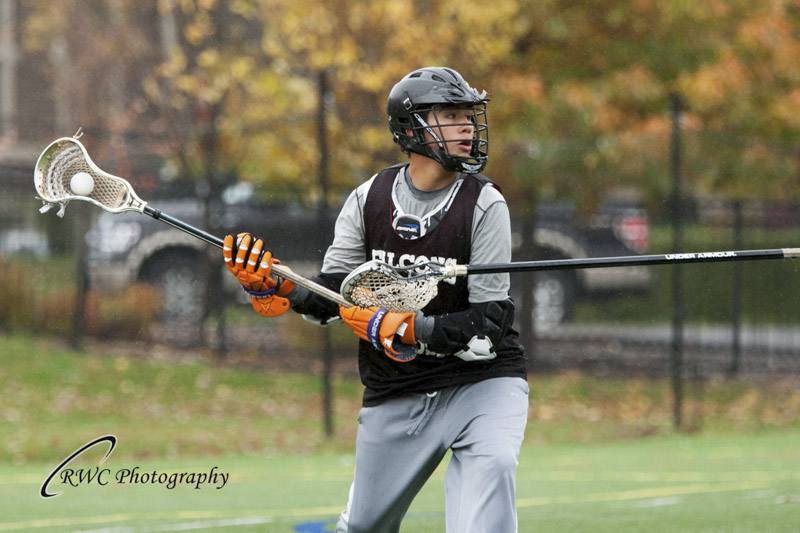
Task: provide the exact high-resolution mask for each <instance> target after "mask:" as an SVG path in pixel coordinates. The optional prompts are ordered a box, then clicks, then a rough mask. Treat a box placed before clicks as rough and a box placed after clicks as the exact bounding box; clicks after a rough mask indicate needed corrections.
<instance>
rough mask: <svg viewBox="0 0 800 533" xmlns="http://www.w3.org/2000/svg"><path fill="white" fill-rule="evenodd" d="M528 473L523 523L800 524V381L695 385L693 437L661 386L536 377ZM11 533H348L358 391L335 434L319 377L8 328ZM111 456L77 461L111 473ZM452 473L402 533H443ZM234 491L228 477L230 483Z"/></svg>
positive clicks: (655, 526) (341, 389) (3, 440)
mask: <svg viewBox="0 0 800 533" xmlns="http://www.w3.org/2000/svg"><path fill="white" fill-rule="evenodd" d="M530 382H531V390H532V403H531V410H530V417H529V424H528V431H527V433H526V444H525V445H524V446H523V449H522V452H521V457H520V466H519V471H518V479H517V484H518V494H517V497H518V508H519V524H520V531H522V532H528V531H557V532H563V531H593V532H594V531H597V532H603V531H615V532H619V531H644V530H647V531H650V532H655V531H670V532H672V531H675V532H677V531H709V532H710V531H724V532H735V531H742V532H744V531H778V532H781V531H787V532H788V531H798V530H800V423H798V412H800V392H798V391H797V387H796V381H795V382H794V385H793V384H792V383H791V382H790V383H769V384H748V383H742V382H719V383H716V382H715V383H708V384H706V385H704V387H703V388H702V390H694V389H691V388H690V389H689V390H688V391H687V392H688V398H687V418H688V419H689V421H690V422H691V426H692V431H694V433H693V434H682V433H675V432H674V431H673V430H672V429H671V427H670V423H669V420H670V419H669V413H670V403H669V393H668V391H669V387H668V384H667V383H664V382H660V381H641V380H602V381H599V380H595V379H591V378H589V377H584V376H579V375H575V374H569V375H564V376H531V379H530ZM0 389H1V390H2V391H3V393H2V395H0V531H104V532H140V531H142V532H143V531H178V530H181V531H182V530H207V531H268V532H273V531H274V532H300V533H303V532H305V533H314V532H322V531H332V530H333V521H334V520H335V518H336V516H337V515H338V513H339V511H340V510H341V509H342V507H343V506H344V505H345V503H346V497H347V491H348V488H349V484H350V479H351V477H352V469H353V447H352V446H353V440H354V431H355V415H356V413H357V410H358V397H359V394H360V387H359V385H358V383H357V382H354V381H353V380H348V379H345V378H341V377H340V378H338V379H337V380H336V382H335V390H336V395H337V400H336V427H337V431H336V434H335V435H334V437H333V438H331V439H325V438H324V437H323V436H322V430H321V423H320V406H319V394H318V390H319V379H318V378H317V377H316V376H313V375H297V374H286V375H281V374H266V373H263V372H253V371H243V370H236V369H233V368H224V367H219V366H214V365H212V364H209V363H208V362H205V361H204V360H203V359H202V358H198V359H197V360H189V361H181V362H177V361H176V360H174V359H169V358H168V357H166V356H165V357H164V358H163V359H162V358H160V357H159V356H158V351H157V350H155V351H154V350H150V349H148V350H147V357H144V356H142V357H138V358H137V357H129V356H128V357H121V356H109V355H108V354H105V353H94V352H90V353H79V354H75V353H71V352H68V351H66V350H63V349H61V348H59V347H58V344H57V343H55V342H53V341H49V340H44V341H33V340H31V339H30V338H27V337H19V336H17V337H4V336H2V335H0ZM106 434H114V435H116V437H117V438H118V443H117V447H116V449H115V450H114V452H113V454H112V455H111V456H110V457H109V458H108V460H107V461H106V462H105V463H104V464H103V465H102V466H100V467H99V468H106V469H108V471H109V472H110V474H106V477H105V478H104V479H103V478H101V479H103V480H104V481H105V482H107V484H106V485H100V484H98V483H97V480H96V479H95V481H94V482H92V483H82V484H80V485H79V486H77V487H71V486H68V485H65V484H63V483H61V481H60V479H58V478H56V479H54V480H53V481H51V483H50V484H49V486H48V489H49V490H50V492H57V491H63V494H61V495H60V496H57V497H54V498H50V499H43V498H41V497H40V496H39V490H40V488H41V486H42V484H43V483H44V481H45V480H46V479H47V477H48V476H49V474H50V473H51V472H52V471H53V470H54V469H55V468H56V466H57V465H58V464H59V463H60V462H61V461H63V460H64V459H66V457H67V456H68V455H69V454H70V453H72V452H73V451H74V450H76V449H77V448H79V447H80V446H82V445H84V444H86V443H88V442H90V441H91V440H94V439H95V438H97V437H100V436H102V435H106ZM106 449H107V446H106V445H105V444H103V445H99V446H98V447H97V448H92V449H91V450H88V451H87V452H85V453H84V454H83V455H82V456H81V458H80V459H79V460H76V461H75V462H74V463H71V464H70V465H69V466H71V467H73V468H85V469H93V468H95V467H98V465H99V462H100V459H101V458H102V456H103V454H104V453H105V451H106ZM136 467H138V472H139V473H149V472H153V471H155V472H156V473H157V474H162V473H163V474H164V475H165V477H166V476H169V475H172V474H175V475H177V474H179V473H192V472H197V473H199V472H208V471H210V470H212V469H213V468H215V467H216V470H215V471H216V472H217V473H226V474H229V476H230V477H229V479H228V482H227V484H226V485H225V486H224V487H222V488H221V489H217V488H215V486H213V485H209V484H205V485H202V486H201V488H199V489H195V488H194V485H192V484H186V483H184V484H178V485H177V486H176V487H174V488H172V489H169V488H167V487H166V486H165V485H164V484H152V483H146V484H145V483H139V484H131V483H125V484H120V483H117V482H116V481H115V480H114V479H113V475H114V474H115V473H117V472H119V471H120V470H123V469H134V468H136ZM445 467H446V464H444V465H442V467H441V468H440V469H439V471H437V472H436V474H435V475H434V477H433V478H432V479H431V480H430V482H429V483H428V484H427V485H426V487H425V488H424V489H423V492H422V493H421V494H420V495H419V497H418V498H417V500H416V501H415V503H414V505H413V506H412V508H411V509H410V511H409V513H408V516H407V518H406V521H405V522H404V529H403V531H406V532H427V531H437V532H438V531H444V519H443V513H444V494H443V476H444V468H445ZM219 484H220V483H217V485H219Z"/></svg>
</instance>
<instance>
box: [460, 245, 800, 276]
mask: <svg viewBox="0 0 800 533" xmlns="http://www.w3.org/2000/svg"><path fill="white" fill-rule="evenodd" d="M798 257H800V248H777V249H772V250H744V251H738V252H702V253H681V254H662V255H630V256H620V257H596V258H580V259H552V260H546V261H520V262H516V263H496V264H487V265H466V266H467V274H492V273H500V272H508V273H513V272H534V271H540V270H577V269H582V268H607V267H624V266H641V265H672V264H677V263H720V262H725V261H755V260H763V259H785V258H798Z"/></svg>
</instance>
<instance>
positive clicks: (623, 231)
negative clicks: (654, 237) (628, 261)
mask: <svg viewBox="0 0 800 533" xmlns="http://www.w3.org/2000/svg"><path fill="white" fill-rule="evenodd" d="M615 229H616V230H617V236H618V237H619V238H620V240H621V241H622V242H624V243H625V245H626V246H627V247H628V248H630V249H631V250H634V251H636V252H639V253H643V252H645V251H646V250H647V247H648V246H649V244H650V221H649V220H648V219H647V217H646V216H642V215H629V216H624V217H622V218H620V219H619V221H618V223H617V224H616V228H615Z"/></svg>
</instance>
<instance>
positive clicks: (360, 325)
mask: <svg viewBox="0 0 800 533" xmlns="http://www.w3.org/2000/svg"><path fill="white" fill-rule="evenodd" d="M339 315H340V316H341V317H342V320H344V321H345V323H346V324H347V325H348V326H350V329H352V330H353V332H355V334H356V335H358V336H359V337H360V338H362V339H364V340H365V341H369V342H370V343H372V345H373V346H374V347H375V349H376V350H380V351H383V352H384V353H385V354H386V355H387V356H388V357H389V358H390V359H393V360H395V361H399V362H401V363H405V362H408V361H411V360H412V359H414V358H415V357H416V356H417V340H416V338H415V337H414V317H415V316H416V313H392V312H390V311H387V310H386V309H383V308H381V307H340V308H339Z"/></svg>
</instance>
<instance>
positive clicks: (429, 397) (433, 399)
mask: <svg viewBox="0 0 800 533" xmlns="http://www.w3.org/2000/svg"><path fill="white" fill-rule="evenodd" d="M438 403H439V391H436V392H427V393H425V408H424V409H423V410H422V414H421V415H419V418H418V419H417V423H416V424H415V425H414V426H413V427H411V429H409V430H408V431H407V432H406V433H407V434H408V435H419V434H420V432H421V431H422V430H423V429H424V428H425V425H426V424H427V423H428V420H430V418H431V415H433V411H434V409H436V405H437V404H438Z"/></svg>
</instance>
